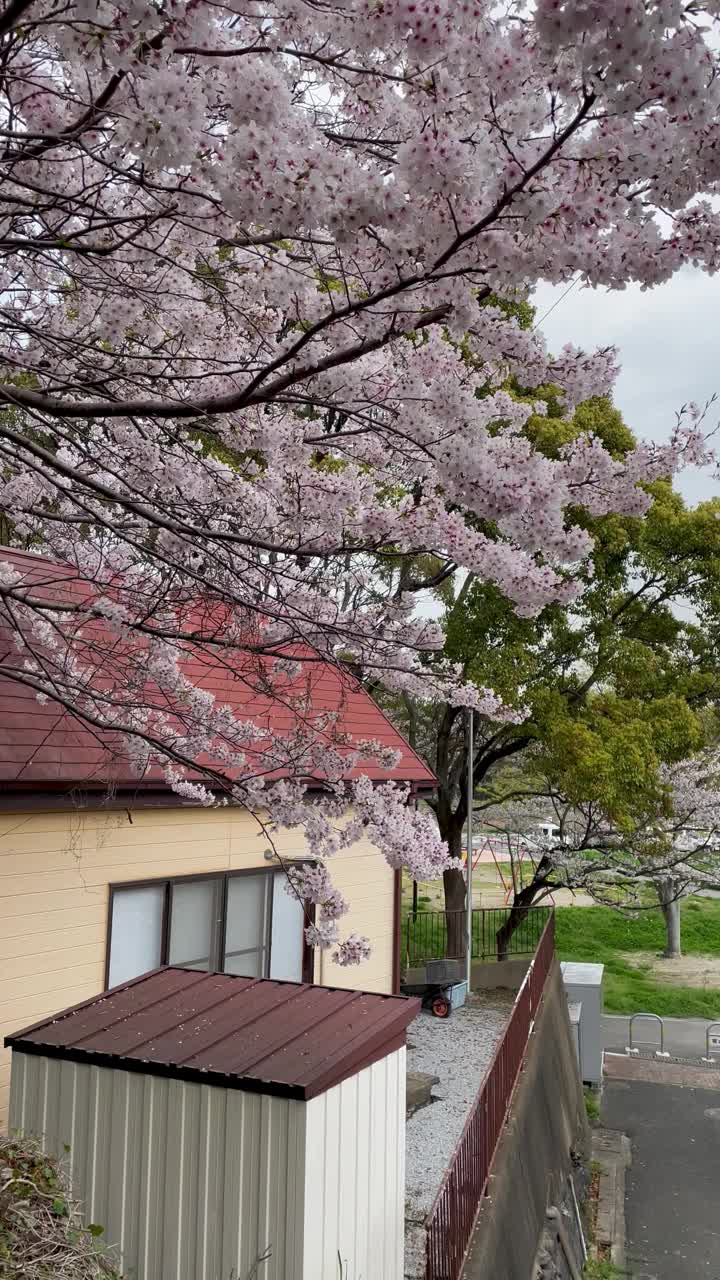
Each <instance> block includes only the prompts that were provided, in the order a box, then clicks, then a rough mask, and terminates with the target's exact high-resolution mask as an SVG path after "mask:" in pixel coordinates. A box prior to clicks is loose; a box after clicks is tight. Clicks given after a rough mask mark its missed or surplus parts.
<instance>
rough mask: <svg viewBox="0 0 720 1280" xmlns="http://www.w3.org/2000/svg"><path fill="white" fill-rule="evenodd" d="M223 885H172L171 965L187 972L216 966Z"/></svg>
mask: <svg viewBox="0 0 720 1280" xmlns="http://www.w3.org/2000/svg"><path fill="white" fill-rule="evenodd" d="M221 883H222V882H221V881H220V880H194V881H190V882H188V883H187V884H174V885H173V886H172V897H171V899H170V947H169V950H168V963H169V964H179V965H183V966H184V967H185V968H186V969H213V968H214V967H215V955H216V947H215V944H214V939H215V938H216V937H217V927H218V920H219V916H220V891H221Z"/></svg>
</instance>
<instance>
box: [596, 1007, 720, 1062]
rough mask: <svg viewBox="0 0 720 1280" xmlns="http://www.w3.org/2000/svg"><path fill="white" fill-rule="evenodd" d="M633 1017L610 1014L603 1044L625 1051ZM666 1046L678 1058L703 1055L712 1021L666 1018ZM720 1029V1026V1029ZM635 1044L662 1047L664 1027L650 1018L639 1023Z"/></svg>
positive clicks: (718, 1029) (652, 1047)
mask: <svg viewBox="0 0 720 1280" xmlns="http://www.w3.org/2000/svg"><path fill="white" fill-rule="evenodd" d="M629 1022H630V1019H629V1018H625V1017H621V1016H620V1015H617V1014H609V1013H606V1014H605V1016H604V1018H603V1045H604V1047H605V1048H606V1049H617V1050H619V1051H620V1052H621V1053H622V1052H624V1050H625V1047H626V1045H628V1044H629V1043H630V1041H629V1038H628V1037H629V1030H628V1025H629ZM663 1024H664V1027H665V1049H666V1051H667V1052H668V1053H670V1054H672V1055H673V1057H676V1058H702V1057H703V1056H704V1054H705V1030H706V1028H707V1027H708V1026H709V1023H708V1021H707V1020H706V1019H704V1018H663ZM717 1031H718V1032H720V1027H718V1028H717ZM633 1040H634V1043H635V1044H637V1045H639V1046H640V1048H643V1049H655V1048H659V1047H660V1028H659V1026H658V1024H657V1023H656V1022H654V1021H653V1020H652V1019H650V1018H648V1019H647V1020H645V1019H643V1020H642V1021H640V1020H638V1021H636V1022H635V1025H634V1028H633ZM719 1061H720V1055H719Z"/></svg>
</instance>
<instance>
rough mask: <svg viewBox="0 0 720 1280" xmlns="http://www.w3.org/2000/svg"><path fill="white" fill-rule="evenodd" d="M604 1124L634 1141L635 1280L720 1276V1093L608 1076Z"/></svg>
mask: <svg viewBox="0 0 720 1280" xmlns="http://www.w3.org/2000/svg"><path fill="white" fill-rule="evenodd" d="M638 1066H639V1064H638ZM668 1070H670V1071H672V1070H675V1071H679V1070H680V1069H679V1068H675V1069H673V1068H671V1067H669V1068H668ZM602 1123H603V1124H604V1125H605V1126H606V1127H607V1128H608V1129H617V1130H619V1131H620V1132H622V1133H626V1134H627V1135H628V1137H629V1138H630V1141H631V1143H632V1166H631V1168H630V1169H629V1170H628V1175H627V1183H626V1198H625V1217H626V1225H627V1266H628V1270H629V1272H630V1275H631V1276H632V1278H633V1280H720V1218H719V1216H718V1211H717V1208H718V1186H719V1185H720V1092H718V1091H712V1090H709V1089H695V1088H682V1087H678V1086H677V1085H671V1084H648V1083H646V1082H645V1081H640V1080H632V1081H628V1080H617V1079H608V1080H606V1082H605V1088H604V1090H603V1101H602Z"/></svg>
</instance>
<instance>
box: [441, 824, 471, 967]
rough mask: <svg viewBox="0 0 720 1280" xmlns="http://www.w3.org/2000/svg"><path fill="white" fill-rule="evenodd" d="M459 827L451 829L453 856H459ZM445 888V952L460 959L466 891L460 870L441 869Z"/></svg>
mask: <svg viewBox="0 0 720 1280" xmlns="http://www.w3.org/2000/svg"><path fill="white" fill-rule="evenodd" d="M461 830H462V829H461V828H458V830H457V831H453V832H452V834H451V836H450V838H449V840H448V845H449V848H450V853H451V854H452V855H453V857H454V858H459V857H460V852H461V843H462V840H461ZM443 887H444V889H445V921H446V925H447V954H448V958H450V959H453V960H462V959H463V958H464V956H465V953H466V941H467V928H466V914H465V913H466V902H467V899H466V893H465V876H464V875H463V873H462V871H443Z"/></svg>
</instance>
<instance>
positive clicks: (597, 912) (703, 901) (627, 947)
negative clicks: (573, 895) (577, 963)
mask: <svg viewBox="0 0 720 1280" xmlns="http://www.w3.org/2000/svg"><path fill="white" fill-rule="evenodd" d="M681 910H682V948H683V953H684V954H685V955H703V956H720V899H712V898H689V899H688V900H687V901H686V902H684V903H683V904H682V908H681ZM556 928H557V933H556V938H557V949H558V953H559V955H560V959H561V960H590V961H595V962H596V963H601V964H604V965H605V981H604V994H605V1009H606V1011H607V1012H608V1013H637V1012H639V1011H643V1012H646V1013H659V1014H661V1015H663V1014H664V1015H665V1016H667V1017H675V1018H720V986H719V987H715V988H711V987H706V988H701V987H687V986H666V985H665V984H664V983H660V982H657V981H656V980H655V979H654V978H653V977H652V975H651V974H650V971H649V966H647V965H646V966H644V968H641V969H635V968H633V967H632V966H631V965H630V964H628V962H627V960H624V959H622V957H621V955H620V954H619V953H620V952H628V951H650V952H656V953H659V952H661V951H662V949H663V946H664V943H665V931H664V927H663V921H662V917H661V915H660V912H659V911H640V912H638V914H637V916H636V917H634V918H633V919H627V918H626V917H625V916H623V915H621V914H620V913H619V912H617V911H613V910H612V909H611V908H610V907H558V908H557V910H556Z"/></svg>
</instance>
